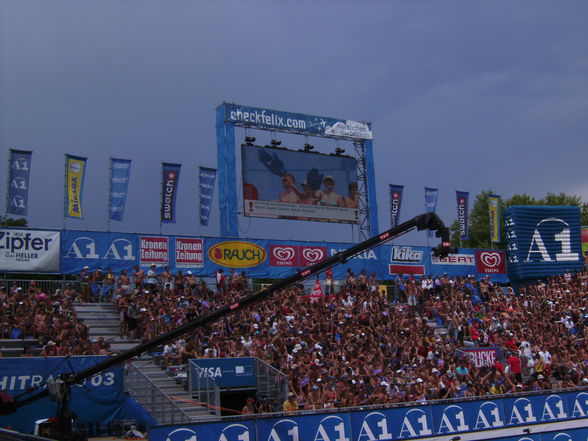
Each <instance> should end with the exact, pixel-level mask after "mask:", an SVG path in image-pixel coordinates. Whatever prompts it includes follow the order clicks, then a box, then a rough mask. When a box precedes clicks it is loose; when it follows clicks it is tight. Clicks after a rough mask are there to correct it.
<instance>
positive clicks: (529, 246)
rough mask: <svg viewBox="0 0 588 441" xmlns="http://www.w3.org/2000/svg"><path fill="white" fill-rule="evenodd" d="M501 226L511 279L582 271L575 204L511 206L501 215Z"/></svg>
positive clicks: (577, 213)
mask: <svg viewBox="0 0 588 441" xmlns="http://www.w3.org/2000/svg"><path fill="white" fill-rule="evenodd" d="M504 229H505V234H506V241H507V248H506V253H507V263H508V275H509V278H510V279H511V280H515V281H516V280H524V279H533V278H540V277H548V276H553V275H557V274H562V273H564V272H566V270H570V271H571V272H574V271H581V270H582V268H583V260H582V248H581V239H580V209H579V208H578V207H560V206H557V207H543V206H512V207H509V208H508V209H507V210H506V213H505V215H504Z"/></svg>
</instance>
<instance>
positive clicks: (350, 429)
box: [149, 391, 588, 441]
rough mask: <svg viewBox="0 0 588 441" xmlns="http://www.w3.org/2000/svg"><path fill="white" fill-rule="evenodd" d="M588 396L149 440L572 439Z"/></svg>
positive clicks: (162, 434)
mask: <svg viewBox="0 0 588 441" xmlns="http://www.w3.org/2000/svg"><path fill="white" fill-rule="evenodd" d="M587 396H588V394H587V393H586V392H585V391H581V392H578V391H575V392H563V393H551V394H543V395H519V396H513V397H512V398H494V399H484V400H473V401H459V400H452V402H450V403H445V404H435V403H434V402H433V403H429V402H427V403H421V404H420V405H417V406H415V405H413V406H405V407H392V408H385V407H373V408H372V409H368V410H355V411H353V410H349V411H347V412H328V413H313V414H298V413H289V414H285V415H282V416H275V415H274V416H271V417H263V416H261V417H257V418H255V419H239V420H237V421H236V420H230V421H225V422H214V423H200V424H184V425H181V426H179V425H168V426H155V427H151V428H150V431H149V439H150V440H151V441H185V440H187V439H207V440H214V441H217V440H218V441H220V440H227V441H232V440H235V441H236V440H250V441H268V440H269V441H278V440H280V441H291V440H338V441H342V440H353V441H370V440H401V439H419V438H426V439H433V437H434V438H435V439H441V438H439V437H443V439H457V438H459V436H458V437H453V436H454V435H455V434H463V435H465V439H486V440H498V439H500V440H504V439H508V440H516V441H523V440H524V441H529V440H531V441H534V440H539V441H569V440H578V439H586V434H587V433H588V430H587V429H586V428H585V425H586V421H587V420H586V415H587V412H588V405H587V403H586V397H587ZM538 424H540V425H541V426H538ZM525 427H530V430H529V432H531V435H525V434H524V432H523V429H524V428H525ZM468 434H472V435H471V436H468ZM472 436H473V438H472ZM445 437H447V438H445ZM452 437H453V438H452ZM505 437H509V438H505Z"/></svg>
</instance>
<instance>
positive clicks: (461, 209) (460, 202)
mask: <svg viewBox="0 0 588 441" xmlns="http://www.w3.org/2000/svg"><path fill="white" fill-rule="evenodd" d="M455 196H456V199H457V222H458V224H459V238H460V239H461V240H470V230H469V228H468V217H469V215H468V205H469V202H468V201H469V198H470V194H469V192H467V191H456V192H455Z"/></svg>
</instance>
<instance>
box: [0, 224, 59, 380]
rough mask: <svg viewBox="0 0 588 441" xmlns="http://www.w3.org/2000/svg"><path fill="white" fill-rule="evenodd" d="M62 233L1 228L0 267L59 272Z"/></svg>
mask: <svg viewBox="0 0 588 441" xmlns="http://www.w3.org/2000/svg"><path fill="white" fill-rule="evenodd" d="M60 235H61V233H60V232H59V231H40V230H12V229H1V230H0V268H2V271H25V272H48V273H57V272H59V244H60ZM0 390H1V389H0Z"/></svg>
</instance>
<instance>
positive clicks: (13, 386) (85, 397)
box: [0, 356, 125, 433]
mask: <svg viewBox="0 0 588 441" xmlns="http://www.w3.org/2000/svg"><path fill="white" fill-rule="evenodd" d="M105 358H106V357H101V356H90V357H68V358H67V360H66V358H65V357H49V358H36V357H35V358H0V390H3V391H5V392H7V393H9V394H11V395H12V396H17V395H18V396H20V399H25V398H27V397H28V396H29V395H28V394H29V392H30V391H31V390H41V389H36V388H44V386H45V384H46V381H48V380H54V379H56V378H57V377H58V376H59V375H60V374H72V373H78V372H81V371H83V370H84V369H88V368H89V367H91V366H93V365H95V364H96V363H98V362H100V361H102V360H104V359H105ZM124 397H125V395H124V388H123V369H122V367H115V368H113V369H111V370H108V371H106V372H102V373H100V374H97V375H95V376H94V377H92V378H90V379H88V380H86V381H84V382H83V383H81V384H76V385H74V386H73V387H72V394H71V402H70V408H71V409H72V410H73V411H74V412H75V413H76V415H77V418H76V423H77V424H82V423H83V424H87V423H89V422H92V423H94V424H95V423H100V425H103V426H106V425H108V423H109V422H110V421H112V420H113V419H116V418H120V415H119V412H120V407H121V405H122V403H123V401H124ZM56 415H57V402H55V401H51V400H50V399H49V398H48V397H47V398H44V399H42V400H39V401H36V402H34V403H32V404H30V405H28V406H26V407H23V408H21V409H19V410H18V411H17V412H16V413H13V414H10V415H0V427H7V426H9V425H10V426H12V427H13V428H14V429H15V430H19V431H22V432H25V433H32V432H33V428H34V423H35V421H36V420H38V419H41V418H49V417H54V416H56Z"/></svg>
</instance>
